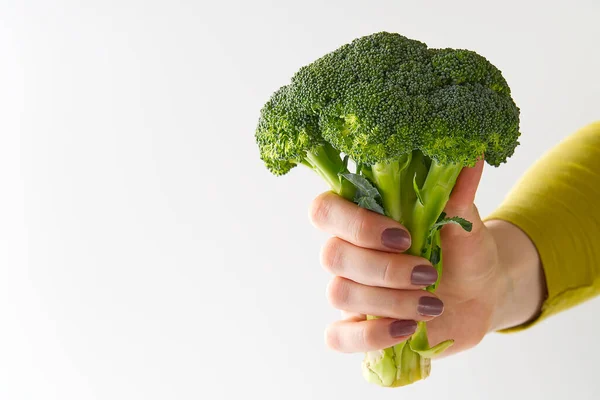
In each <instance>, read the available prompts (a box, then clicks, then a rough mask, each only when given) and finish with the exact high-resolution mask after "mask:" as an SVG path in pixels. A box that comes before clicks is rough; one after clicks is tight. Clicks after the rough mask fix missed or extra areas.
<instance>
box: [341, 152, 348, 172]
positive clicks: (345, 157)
mask: <svg viewBox="0 0 600 400" xmlns="http://www.w3.org/2000/svg"><path fill="white" fill-rule="evenodd" d="M349 159H350V156H347V155H346V156H344V159H343V160H342V162H343V164H344V167H343V168H342V171H346V170H347V169H348V160H349Z"/></svg>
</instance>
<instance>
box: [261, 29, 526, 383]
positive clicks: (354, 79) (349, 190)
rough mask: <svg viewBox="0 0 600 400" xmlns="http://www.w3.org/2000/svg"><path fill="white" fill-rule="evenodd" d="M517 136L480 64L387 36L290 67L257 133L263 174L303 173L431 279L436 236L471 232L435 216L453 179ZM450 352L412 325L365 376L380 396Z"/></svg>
mask: <svg viewBox="0 0 600 400" xmlns="http://www.w3.org/2000/svg"><path fill="white" fill-rule="evenodd" d="M519 135H520V134H519V109H518V107H517V106H516V104H515V103H514V101H513V99H512V97H511V92H510V88H509V86H508V84H507V83H506V81H505V79H504V78H503V76H502V74H501V72H500V71H499V70H498V69H497V68H496V67H495V66H494V65H492V64H491V63H490V62H489V61H488V60H486V59H485V58H484V57H482V56H481V55H479V54H477V53H475V52H473V51H469V50H456V49H430V48H428V47H427V45H426V44H425V43H422V42H419V41H417V40H412V39H409V38H406V37H404V36H402V35H399V34H396V33H387V32H380V33H375V34H372V35H369V36H365V37H361V38H358V39H355V40H354V41H352V42H351V43H348V44H345V45H343V46H341V47H340V48H338V49H337V50H335V51H332V52H331V53H329V54H326V55H324V56H323V57H321V58H319V59H317V60H316V61H314V62H312V63H311V64H309V65H306V66H304V67H302V68H300V69H299V70H298V71H297V72H296V74H294V76H293V77H292V79H291V82H290V83H289V84H288V85H286V86H283V87H282V88H280V89H279V90H278V91H277V92H275V93H274V94H273V95H272V96H271V98H270V99H269V101H268V102H267V103H266V104H265V106H264V107H263V109H262V110H261V113H260V118H259V122H258V126H257V129H256V140H257V143H258V146H259V149H260V157H261V159H262V160H263V161H264V163H265V165H266V167H267V168H268V169H269V170H270V171H271V172H272V173H273V174H275V175H284V174H286V173H288V172H289V171H290V170H291V169H292V168H294V167H295V166H297V165H300V164H302V165H305V166H307V167H309V168H311V169H312V170H314V171H315V172H316V173H317V174H318V175H320V176H321V177H322V178H323V179H324V180H325V181H326V182H327V183H328V184H329V185H330V187H331V189H332V190H333V191H334V192H336V193H338V194H339V195H341V196H343V197H345V198H347V199H348V200H351V201H354V202H356V203H357V204H359V205H360V206H361V207H365V208H368V209H370V210H372V211H374V212H379V213H381V214H385V215H387V216H388V217H390V218H393V219H394V220H396V221H399V222H401V223H403V224H404V225H405V226H406V227H407V228H408V229H409V231H410V232H411V236H412V246H411V248H410V249H409V250H408V252H409V253H410V254H414V255H419V256H423V257H426V258H428V259H430V260H431V261H432V264H433V265H434V266H436V268H437V269H438V274H439V276H440V277H441V272H442V265H441V243H440V234H439V229H440V227H441V226H442V225H444V224H445V223H459V224H460V225H462V226H463V227H464V228H465V229H469V226H470V224H469V223H468V221H464V220H462V219H461V218H460V217H459V216H452V217H450V218H447V217H446V216H445V214H443V210H444V207H445V205H446V203H447V201H448V198H449V196H450V192H451V190H452V188H453V186H454V184H455V182H456V179H457V177H458V174H459V173H460V171H461V170H462V168H463V167H468V166H473V165H474V164H475V163H476V162H477V160H479V159H481V158H482V157H484V158H485V161H486V162H487V163H488V164H490V165H493V166H499V165H500V164H502V163H504V162H505V161H506V160H507V158H508V157H510V156H511V155H512V154H513V153H514V150H515V148H516V146H517V145H518V144H519V143H518V137H519ZM350 160H351V161H352V165H354V166H355V167H354V169H353V171H351V170H350V166H349V165H350V164H349V161H350ZM438 285H439V280H438V282H437V283H436V284H434V285H432V286H431V287H429V288H427V290H430V291H434V290H435V289H436V288H437V286H438ZM451 343H452V341H446V342H443V343H440V344H439V345H438V346H434V347H429V344H428V342H427V334H426V328H425V323H419V328H418V330H417V332H416V333H415V334H414V335H413V337H411V339H409V340H407V341H406V342H403V343H402V344H401V345H398V346H395V347H394V348H390V349H385V350H381V351H379V352H371V353H369V354H367V356H366V358H365V362H364V363H363V371H364V375H365V377H366V378H367V379H368V380H369V381H371V382H374V383H377V384H380V385H382V386H401V385H406V384H409V383H412V382H414V381H416V380H419V379H423V378H425V377H426V376H428V375H429V358H430V357H433V356H434V355H436V354H439V352H441V351H443V350H444V349H445V348H446V347H448V346H449V345H450V344H451Z"/></svg>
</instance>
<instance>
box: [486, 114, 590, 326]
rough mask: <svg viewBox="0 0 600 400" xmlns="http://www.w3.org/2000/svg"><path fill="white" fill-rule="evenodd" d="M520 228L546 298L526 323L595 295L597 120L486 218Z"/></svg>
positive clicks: (561, 147)
mask: <svg viewBox="0 0 600 400" xmlns="http://www.w3.org/2000/svg"><path fill="white" fill-rule="evenodd" d="M489 219H501V220H505V221H508V222H510V223H512V224H514V225H516V226H518V227H519V228H521V229H522V230H523V231H524V232H525V233H526V234H527V235H528V236H529V237H530V238H531V240H532V241H533V242H534V243H535V245H536V247H537V249H538V253H539V254H540V258H541V261H542V266H543V269H544V272H545V274H546V284H547V287H548V297H547V299H546V301H545V302H544V304H543V306H542V310H541V313H540V314H539V315H538V316H537V317H536V318H535V319H534V320H532V321H530V322H528V323H526V324H524V325H520V326H517V327H514V328H509V329H506V330H504V331H502V332H513V331H517V330H521V329H525V328H527V327H530V326H531V325H533V324H535V323H537V322H539V321H541V320H543V319H545V318H547V317H548V316H550V315H553V314H556V313H558V312H561V311H564V310H566V309H568V308H570V307H573V306H575V305H577V304H580V303H582V302H584V301H586V300H588V299H590V298H592V297H594V296H596V295H598V294H600V121H599V122H596V123H593V124H591V125H588V126H586V127H584V128H583V129H581V130H579V131H577V132H576V133H575V134H573V135H571V136H569V137H568V138H567V139H566V140H564V141H563V142H561V143H560V144H559V145H558V146H556V147H555V148H553V149H552V150H551V151H550V152H549V153H547V154H546V155H545V156H544V157H543V158H542V159H540V160H539V161H538V162H536V163H535V165H534V166H533V167H532V168H531V169H530V170H529V171H528V172H527V173H526V174H525V175H524V176H523V177H522V178H521V180H520V181H519V182H518V184H517V185H516V186H515V188H514V189H513V190H512V191H511V192H510V193H509V195H508V196H507V198H506V199H505V201H504V202H503V203H502V204H501V206H500V207H499V208H498V209H497V210H496V211H494V212H493V213H492V214H491V215H490V216H488V218H486V220H489Z"/></svg>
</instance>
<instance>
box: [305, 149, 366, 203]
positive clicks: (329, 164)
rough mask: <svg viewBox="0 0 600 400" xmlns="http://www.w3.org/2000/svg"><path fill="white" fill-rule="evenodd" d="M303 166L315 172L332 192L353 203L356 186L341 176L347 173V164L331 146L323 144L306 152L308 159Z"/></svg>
mask: <svg viewBox="0 0 600 400" xmlns="http://www.w3.org/2000/svg"><path fill="white" fill-rule="evenodd" d="M302 164H303V165H306V166H307V167H309V168H311V169H312V170H313V171H315V172H316V173H317V174H318V175H319V176H320V177H321V178H323V180H325V182H327V184H329V186H330V187H331V190H332V191H333V192H335V193H337V194H339V195H340V196H342V197H344V198H346V199H348V200H350V201H352V200H353V198H354V193H355V192H356V189H355V188H354V185H352V184H351V183H350V182H348V181H347V180H345V179H342V178H341V176H340V174H343V173H344V172H347V171H348V169H347V167H346V165H345V162H344V161H343V160H342V159H341V158H340V154H339V152H338V151H337V150H335V149H334V148H333V147H332V146H331V145H330V144H327V143H326V144H323V145H321V146H318V147H315V148H314V149H312V150H310V151H307V152H306V157H305V158H304V159H303V160H302Z"/></svg>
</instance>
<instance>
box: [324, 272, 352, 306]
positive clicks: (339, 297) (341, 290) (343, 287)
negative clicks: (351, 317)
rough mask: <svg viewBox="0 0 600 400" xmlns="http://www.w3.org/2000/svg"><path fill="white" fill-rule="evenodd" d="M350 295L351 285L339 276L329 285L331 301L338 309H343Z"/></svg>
mask: <svg viewBox="0 0 600 400" xmlns="http://www.w3.org/2000/svg"><path fill="white" fill-rule="evenodd" d="M349 297H350V287H349V285H348V283H347V282H346V280H345V279H343V278H340V277H338V276H336V277H334V278H333V279H332V280H331V282H329V286H328V287H327V299H328V300H329V303H330V304H331V305H332V306H333V307H335V308H337V309H342V308H343V307H345V306H346V305H347V304H348V299H349Z"/></svg>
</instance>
